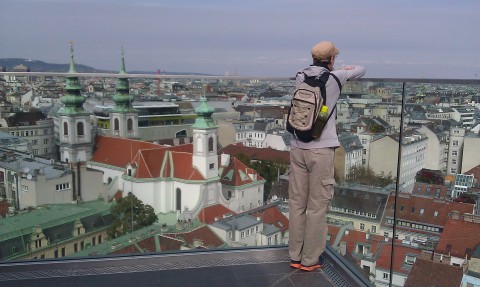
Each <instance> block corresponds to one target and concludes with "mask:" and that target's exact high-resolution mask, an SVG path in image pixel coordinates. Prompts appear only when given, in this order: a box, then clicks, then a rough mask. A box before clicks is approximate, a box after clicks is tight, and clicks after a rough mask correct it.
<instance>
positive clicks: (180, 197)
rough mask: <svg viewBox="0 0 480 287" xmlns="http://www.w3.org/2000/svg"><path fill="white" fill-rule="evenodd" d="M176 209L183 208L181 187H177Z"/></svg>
mask: <svg viewBox="0 0 480 287" xmlns="http://www.w3.org/2000/svg"><path fill="white" fill-rule="evenodd" d="M175 202H176V203H177V204H176V210H182V190H181V189H180V188H177V189H176V199H175Z"/></svg>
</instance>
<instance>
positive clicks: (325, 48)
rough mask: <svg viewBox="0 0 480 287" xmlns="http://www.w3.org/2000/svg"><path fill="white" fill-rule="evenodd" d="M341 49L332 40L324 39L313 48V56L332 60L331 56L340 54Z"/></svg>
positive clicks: (323, 59) (318, 58) (322, 59)
mask: <svg viewBox="0 0 480 287" xmlns="http://www.w3.org/2000/svg"><path fill="white" fill-rule="evenodd" d="M339 52H340V51H339V50H338V49H337V47H335V45H334V44H333V43H332V42H330V41H322V42H320V43H318V44H316V45H315V46H313V48H312V58H314V59H317V60H320V61H330V58H331V57H333V56H336V55H338V53H339Z"/></svg>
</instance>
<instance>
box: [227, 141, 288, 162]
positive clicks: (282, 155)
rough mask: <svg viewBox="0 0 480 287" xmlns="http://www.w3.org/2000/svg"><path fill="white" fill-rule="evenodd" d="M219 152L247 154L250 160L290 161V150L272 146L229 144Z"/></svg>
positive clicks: (232, 154)
mask: <svg viewBox="0 0 480 287" xmlns="http://www.w3.org/2000/svg"><path fill="white" fill-rule="evenodd" d="M218 153H219V154H222V153H226V154H229V155H231V156H236V155H237V154H239V153H241V154H244V155H246V156H248V157H249V158H250V159H251V160H262V161H275V162H279V163H285V164H289V163H290V152H288V151H280V150H275V149H272V148H255V147H246V146H244V145H242V144H240V143H236V144H231V145H228V146H226V147H224V148H223V149H221V150H219V151H218Z"/></svg>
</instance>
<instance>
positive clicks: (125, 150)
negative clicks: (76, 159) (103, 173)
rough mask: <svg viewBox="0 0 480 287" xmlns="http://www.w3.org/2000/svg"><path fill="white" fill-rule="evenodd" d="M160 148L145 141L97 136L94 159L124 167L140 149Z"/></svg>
mask: <svg viewBox="0 0 480 287" xmlns="http://www.w3.org/2000/svg"><path fill="white" fill-rule="evenodd" d="M159 148H162V147H161V146H159V145H157V144H153V143H149V142H144V141H138V140H133V139H124V138H116V137H106V136H97V137H96V138H95V148H94V150H93V157H92V161H95V162H98V163H104V164H108V165H113V166H117V167H122V168H124V167H126V166H127V164H129V163H131V162H132V161H133V158H134V157H135V156H136V154H137V153H138V151H139V150H142V149H159Z"/></svg>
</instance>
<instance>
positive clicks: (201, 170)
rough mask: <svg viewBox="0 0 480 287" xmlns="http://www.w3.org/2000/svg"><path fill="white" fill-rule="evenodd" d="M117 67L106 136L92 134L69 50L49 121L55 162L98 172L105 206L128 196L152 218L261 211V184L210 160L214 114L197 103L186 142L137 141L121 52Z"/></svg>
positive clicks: (238, 168) (235, 166)
mask: <svg viewBox="0 0 480 287" xmlns="http://www.w3.org/2000/svg"><path fill="white" fill-rule="evenodd" d="M121 63H122V64H121V70H120V74H121V75H125V76H124V77H119V78H118V80H117V84H116V94H115V95H114V96H113V100H114V102H115V107H114V108H113V109H112V110H111V111H110V114H109V119H110V121H111V123H110V129H111V131H110V135H108V136H107V135H100V134H95V132H94V131H95V130H97V129H95V127H94V126H92V125H91V122H92V120H91V114H90V113H89V112H87V111H86V110H85V109H84V108H83V103H84V102H85V98H84V97H83V96H82V95H81V90H82V88H81V86H80V83H79V80H78V77H77V76H76V75H75V73H76V72H75V64H74V57H73V48H71V57H70V70H69V74H71V75H68V76H67V78H66V94H65V95H64V96H63V97H62V98H61V101H62V103H63V104H64V107H63V108H62V109H61V110H60V111H59V112H58V115H57V117H56V118H55V119H54V121H55V123H56V125H55V126H56V128H57V132H56V135H57V137H58V139H57V142H58V143H59V151H60V159H61V161H62V162H67V163H70V164H71V165H72V166H75V165H77V166H79V165H82V166H86V167H87V168H89V169H93V170H98V171H101V172H103V183H104V184H105V185H106V186H107V190H108V191H107V193H108V194H107V199H108V200H114V199H115V198H119V197H124V196H127V195H128V193H130V192H131V193H133V194H134V195H135V196H136V197H137V198H139V199H140V200H141V201H143V203H145V204H148V205H150V206H152V207H153V208H154V210H155V213H167V212H176V213H177V218H178V219H184V220H188V219H194V218H195V217H197V216H198V213H199V212H200V211H201V210H202V209H203V208H204V207H207V206H211V205H216V204H221V205H223V206H225V207H227V208H229V209H230V210H232V211H234V212H236V213H240V212H243V211H247V210H250V209H253V208H256V207H258V206H261V205H263V193H264V190H263V189H264V183H265V180H264V179H263V178H262V177H261V176H260V175H259V174H258V173H257V172H256V171H255V170H253V169H251V168H249V167H247V166H246V165H244V164H243V163H242V162H241V161H239V160H238V159H236V158H234V157H232V158H231V157H230V156H229V155H226V154H222V155H218V153H217V152H218V151H217V146H218V145H217V142H218V138H217V132H218V127H217V126H216V124H215V122H214V121H213V119H212V117H211V116H212V114H213V112H214V109H213V108H211V107H210V106H209V105H208V103H207V100H206V99H205V98H202V99H201V104H200V105H199V106H198V107H197V108H196V109H195V113H196V119H195V123H194V124H193V125H192V126H191V128H192V134H193V140H192V143H189V144H183V145H177V146H165V145H159V144H156V143H152V142H147V141H142V140H141V139H138V113H137V111H136V110H135V109H134V107H133V106H132V102H133V96H131V95H130V94H129V81H128V78H127V77H126V75H127V73H126V70H125V60H124V56H123V52H122V62H121Z"/></svg>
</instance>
